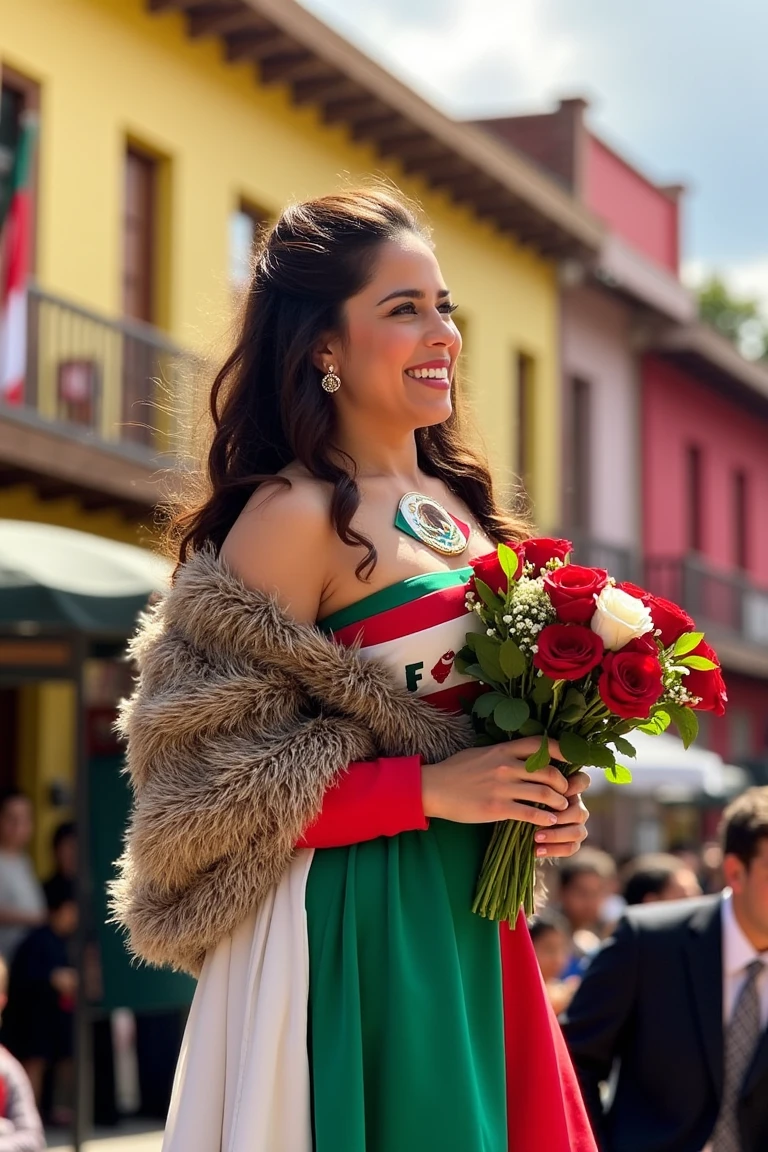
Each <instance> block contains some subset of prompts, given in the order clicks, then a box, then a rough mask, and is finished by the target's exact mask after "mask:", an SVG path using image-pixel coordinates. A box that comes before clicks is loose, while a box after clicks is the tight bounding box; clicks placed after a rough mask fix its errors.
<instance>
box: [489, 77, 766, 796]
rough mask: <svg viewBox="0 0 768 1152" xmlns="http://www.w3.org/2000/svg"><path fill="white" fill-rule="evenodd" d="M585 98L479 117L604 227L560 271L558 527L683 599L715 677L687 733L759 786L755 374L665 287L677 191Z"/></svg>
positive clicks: (762, 733) (760, 465)
mask: <svg viewBox="0 0 768 1152" xmlns="http://www.w3.org/2000/svg"><path fill="white" fill-rule="evenodd" d="M586 108H587V104H586V102H585V101H583V100H580V99H573V100H563V101H562V102H561V103H560V105H559V107H558V108H557V109H556V111H554V112H552V113H545V114H542V115H532V116H518V117H505V118H502V119H495V120H489V121H483V122H482V126H483V127H485V128H486V129H487V130H490V131H493V132H494V133H495V134H496V135H498V136H500V137H501V138H503V139H504V140H506V141H507V142H508V143H509V144H510V145H511V146H512V147H514V148H517V149H519V150H521V151H523V152H525V153H527V155H528V156H529V157H531V158H532V159H534V160H535V161H536V162H537V163H539V164H541V165H542V166H543V167H544V168H546V169H547V170H548V172H549V173H550V174H552V175H554V176H555V177H556V178H557V179H559V180H560V181H561V182H562V183H563V184H564V185H565V186H566V187H567V188H568V189H569V190H570V191H571V192H572V193H573V194H574V195H575V196H576V197H577V198H579V199H580V200H581V201H582V202H583V203H584V204H585V205H586V206H587V207H589V208H590V209H591V210H592V211H593V212H594V213H595V214H596V215H598V216H599V217H600V218H601V219H602V220H603V221H604V222H605V223H606V224H607V225H608V236H607V239H606V242H605V244H604V246H603V250H602V252H601V253H600V256H599V258H598V260H597V261H596V262H595V263H594V264H593V265H592V266H586V265H583V264H580V265H575V264H573V263H571V262H565V263H564V264H563V265H562V267H561V281H562V284H563V291H562V329H561V331H562V337H561V339H562V369H563V408H564V429H565V433H564V435H565V440H564V444H563V453H564V459H565V464H566V467H565V477H566V479H565V485H564V490H563V514H562V520H563V526H564V529H565V530H566V531H567V532H569V533H570V534H571V535H572V537H573V538H574V540H575V541H576V542H577V545H578V548H579V553H580V555H581V557H583V558H584V559H585V560H587V561H589V562H593V563H594V562H599V561H603V562H604V563H605V564H606V566H608V567H610V568H611V569H612V570H613V571H614V572H617V574H619V573H621V574H623V573H624V572H626V573H627V574H631V575H633V576H634V578H635V579H637V580H638V581H645V582H646V583H647V584H648V586H650V587H651V588H652V589H655V590H657V591H658V592H660V593H662V594H666V595H668V596H670V597H672V598H673V599H679V600H682V601H683V602H685V604H686V605H687V606H688V608H689V610H690V611H691V612H692V614H693V615H694V616H695V618H696V620H697V622H699V623H700V624H701V626H702V627H703V628H706V629H707V631H708V633H709V635H710V638H711V639H712V641H713V643H714V644H715V645H716V646H717V648H718V651H719V652H720V655H721V658H722V660H723V664H724V667H725V670H726V679H727V683H728V687H729V693H730V707H729V710H728V714H727V715H726V717H724V718H722V719H720V718H714V717H708V716H705V717H704V725H703V728H704V731H703V733H702V737H701V740H702V742H703V743H706V744H709V745H710V746H711V747H713V748H714V749H715V750H716V751H718V752H720V753H721V754H722V755H723V756H724V757H726V759H728V760H730V761H735V762H751V763H752V764H753V765H754V766H755V769H756V772H757V773H758V775H759V773H760V771H761V761H762V762H763V764H764V765H765V769H764V771H765V773H766V775H765V779H766V781H768V532H765V531H764V529H763V524H764V522H763V521H762V516H763V515H765V512H764V509H765V508H766V507H768V370H766V369H765V368H763V367H761V366H759V365H755V364H752V363H750V362H748V361H746V360H745V359H744V358H743V357H742V356H741V355H740V354H739V353H738V351H737V350H736V349H735V348H734V347H733V346H732V345H731V344H730V343H728V342H727V341H726V340H725V339H724V338H722V337H721V336H720V335H718V334H717V333H716V332H715V331H713V330H711V329H708V328H706V327H704V326H703V325H701V324H699V323H698V322H697V320H696V307H695V302H694V301H693V299H692V298H691V296H690V294H689V293H688V292H687V291H686V289H685V288H684V287H683V285H682V284H681V283H680V280H679V259H680V205H681V191H682V190H681V188H680V186H678V185H674V186H662V185H656V184H654V183H653V182H652V181H650V180H649V179H648V178H647V177H646V176H644V175H643V174H642V173H641V172H639V171H638V170H637V169H636V168H634V167H632V165H630V164H628V163H627V162H626V161H625V160H624V159H623V158H622V157H621V156H620V155H618V154H617V153H616V152H615V151H614V150H612V149H611V148H609V147H608V146H607V145H606V144H605V143H604V142H603V141H602V140H600V139H599V138H598V137H597V136H595V135H594V133H592V132H591V131H590V130H589V128H588V126H587V124H586V117H585V112H586Z"/></svg>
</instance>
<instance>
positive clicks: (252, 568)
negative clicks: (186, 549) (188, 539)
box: [221, 470, 333, 622]
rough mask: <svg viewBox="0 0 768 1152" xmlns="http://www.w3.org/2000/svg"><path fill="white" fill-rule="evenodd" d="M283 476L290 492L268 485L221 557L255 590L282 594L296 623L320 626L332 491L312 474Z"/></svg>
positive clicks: (246, 512)
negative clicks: (313, 477) (316, 623)
mask: <svg viewBox="0 0 768 1152" xmlns="http://www.w3.org/2000/svg"><path fill="white" fill-rule="evenodd" d="M283 475H286V477H287V478H288V479H289V480H290V487H288V485H283V484H277V483H275V484H265V485H262V486H261V487H260V488H259V489H257V491H256V492H254V494H253V496H251V498H250V499H249V501H248V503H247V504H246V506H245V508H244V509H243V511H242V512H241V513H240V515H239V516H238V518H237V520H236V521H235V523H234V525H233V526H232V528H231V530H230V532H229V534H228V536H227V538H226V540H225V541H224V544H223V546H222V549H221V557H222V559H223V560H224V561H225V562H226V563H227V564H228V565H229V567H230V568H232V569H233V571H234V572H236V573H237V575H238V576H239V577H240V579H241V580H242V581H243V582H244V583H245V584H247V585H248V587H249V588H256V589H258V590H259V591H262V592H269V593H276V594H277V597H278V599H279V601H280V603H281V604H282V605H283V607H284V608H285V609H286V611H289V612H290V613H291V615H292V616H293V617H295V619H297V620H303V621H308V622H314V621H315V620H316V619H317V616H318V612H319V609H320V602H321V600H322V597H323V591H324V588H325V583H326V579H327V573H328V571H329V566H330V563H331V555H332V547H333V528H332V525H331V519H330V501H331V496H330V491H329V489H328V486H327V485H325V484H322V483H320V482H318V481H316V480H314V479H312V478H311V477H307V476H306V475H301V474H300V473H297V472H292V471H289V470H286V471H285V473H283Z"/></svg>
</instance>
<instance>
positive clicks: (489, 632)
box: [485, 628, 496, 636]
mask: <svg viewBox="0 0 768 1152" xmlns="http://www.w3.org/2000/svg"><path fill="white" fill-rule="evenodd" d="M485 634H486V636H495V635H496V629H495V628H486V630H485Z"/></svg>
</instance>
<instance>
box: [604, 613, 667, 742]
mask: <svg viewBox="0 0 768 1152" xmlns="http://www.w3.org/2000/svg"><path fill="white" fill-rule="evenodd" d="M629 594H630V595H634V593H629ZM663 688H664V685H663V683H662V671H661V664H660V663H659V658H658V656H657V655H656V654H655V653H654V652H651V651H650V648H649V646H648V644H647V643H644V638H643V637H641V638H640V640H630V642H629V644H627V645H626V646H625V647H624V648H622V649H620V651H618V652H606V654H605V659H604V660H603V671H602V674H601V676H600V679H599V681H598V684H597V690H598V692H599V693H600V697H601V699H602V701H603V704H605V706H606V708H608V709H609V710H610V711H611V712H613V713H615V714H616V715H617V716H621V717H622V718H623V719H625V720H635V719H641V720H647V719H648V717H649V716H650V714H651V708H653V706H654V704H656V703H658V700H659V697H660V696H661V693H662V691H663Z"/></svg>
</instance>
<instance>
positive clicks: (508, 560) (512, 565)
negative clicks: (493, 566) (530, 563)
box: [498, 544, 520, 584]
mask: <svg viewBox="0 0 768 1152" xmlns="http://www.w3.org/2000/svg"><path fill="white" fill-rule="evenodd" d="M498 557H499V564H501V568H502V571H503V572H504V574H505V576H506V577H507V579H508V580H509V582H510V584H511V583H512V582H513V581H514V579H515V574H516V572H517V569H518V567H519V564H520V561H519V560H518V558H517V553H516V552H514V551H513V550H512V549H511V548H510V547H509V546H508V545H507V544H499V547H498Z"/></svg>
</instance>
